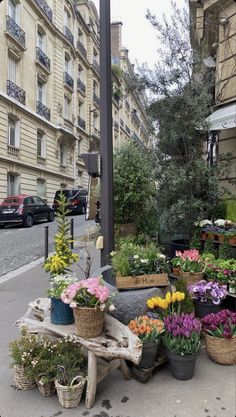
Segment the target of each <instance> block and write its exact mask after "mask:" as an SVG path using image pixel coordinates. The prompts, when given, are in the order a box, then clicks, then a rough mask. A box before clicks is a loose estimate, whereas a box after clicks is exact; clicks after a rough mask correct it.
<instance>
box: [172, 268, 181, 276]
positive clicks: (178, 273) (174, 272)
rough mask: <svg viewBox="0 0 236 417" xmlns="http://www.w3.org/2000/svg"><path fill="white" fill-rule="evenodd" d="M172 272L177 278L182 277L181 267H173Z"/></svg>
mask: <svg viewBox="0 0 236 417" xmlns="http://www.w3.org/2000/svg"><path fill="white" fill-rule="evenodd" d="M172 272H173V274H174V275H175V276H176V277H178V276H179V275H180V267H179V266H176V267H173V268H172Z"/></svg>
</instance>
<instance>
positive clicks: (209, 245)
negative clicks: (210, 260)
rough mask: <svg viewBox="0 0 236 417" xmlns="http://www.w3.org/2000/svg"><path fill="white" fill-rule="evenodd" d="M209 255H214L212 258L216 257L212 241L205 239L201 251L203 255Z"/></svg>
mask: <svg viewBox="0 0 236 417" xmlns="http://www.w3.org/2000/svg"><path fill="white" fill-rule="evenodd" d="M209 253H211V254H212V255H214V257H215V258H216V257H217V250H216V247H215V244H214V243H213V241H212V240H211V239H207V240H206V241H205V243H204V249H203V254H209Z"/></svg>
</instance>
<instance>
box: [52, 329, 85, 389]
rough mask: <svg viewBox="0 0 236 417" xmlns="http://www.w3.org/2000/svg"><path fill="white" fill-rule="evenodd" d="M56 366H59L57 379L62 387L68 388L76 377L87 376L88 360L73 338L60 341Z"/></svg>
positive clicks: (69, 337)
mask: <svg viewBox="0 0 236 417" xmlns="http://www.w3.org/2000/svg"><path fill="white" fill-rule="evenodd" d="M55 364H56V365H57V376H56V379H58V380H59V383H60V384H61V385H65V386H68V385H70V384H71V382H72V380H73V379H74V378H75V377H76V376H78V375H82V376H84V375H86V360H85V359H84V356H83V351H82V348H81V347H80V346H79V345H78V343H77V342H76V340H75V338H73V336H67V337H65V338H63V339H59V341H58V344H57V353H56V360H55Z"/></svg>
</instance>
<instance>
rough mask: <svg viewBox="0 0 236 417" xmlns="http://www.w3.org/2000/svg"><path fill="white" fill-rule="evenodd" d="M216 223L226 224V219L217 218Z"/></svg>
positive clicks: (219, 224) (218, 224)
mask: <svg viewBox="0 0 236 417" xmlns="http://www.w3.org/2000/svg"><path fill="white" fill-rule="evenodd" d="M214 223H215V224H216V226H225V224H226V220H224V219H218V220H215V221H214Z"/></svg>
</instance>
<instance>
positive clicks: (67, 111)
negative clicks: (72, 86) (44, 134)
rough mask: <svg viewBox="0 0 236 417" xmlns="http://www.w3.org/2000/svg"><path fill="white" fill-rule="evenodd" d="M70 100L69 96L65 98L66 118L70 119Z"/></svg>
mask: <svg viewBox="0 0 236 417" xmlns="http://www.w3.org/2000/svg"><path fill="white" fill-rule="evenodd" d="M70 103H71V102H70V99H69V97H67V96H64V118H65V119H67V120H68V119H69V118H70Z"/></svg>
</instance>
